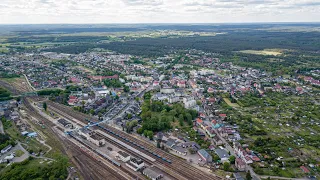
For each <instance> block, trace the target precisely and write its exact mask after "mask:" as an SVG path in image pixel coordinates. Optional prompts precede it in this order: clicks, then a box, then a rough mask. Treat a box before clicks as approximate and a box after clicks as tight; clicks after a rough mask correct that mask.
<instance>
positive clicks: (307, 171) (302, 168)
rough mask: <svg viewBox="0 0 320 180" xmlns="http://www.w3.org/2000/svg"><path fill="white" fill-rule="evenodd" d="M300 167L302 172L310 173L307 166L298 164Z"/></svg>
mask: <svg viewBox="0 0 320 180" xmlns="http://www.w3.org/2000/svg"><path fill="white" fill-rule="evenodd" d="M300 169H301V170H302V171H303V172H304V173H310V170H309V169H308V168H306V167H305V166H300Z"/></svg>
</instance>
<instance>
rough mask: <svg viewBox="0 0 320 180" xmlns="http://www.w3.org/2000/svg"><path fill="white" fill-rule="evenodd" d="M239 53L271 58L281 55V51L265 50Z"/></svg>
mask: <svg viewBox="0 0 320 180" xmlns="http://www.w3.org/2000/svg"><path fill="white" fill-rule="evenodd" d="M239 52H241V53H246V54H255V55H265V56H267V55H271V56H278V55H281V54H282V50H279V49H265V50H261V51H258V50H243V51H239Z"/></svg>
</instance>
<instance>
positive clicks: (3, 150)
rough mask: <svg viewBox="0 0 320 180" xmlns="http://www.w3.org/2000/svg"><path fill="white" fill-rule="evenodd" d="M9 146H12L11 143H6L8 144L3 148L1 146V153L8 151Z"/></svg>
mask: <svg viewBox="0 0 320 180" xmlns="http://www.w3.org/2000/svg"><path fill="white" fill-rule="evenodd" d="M11 148H12V145H8V146H6V147H5V148H3V149H2V150H1V153H2V154H4V153H6V152H8V151H10V149H11Z"/></svg>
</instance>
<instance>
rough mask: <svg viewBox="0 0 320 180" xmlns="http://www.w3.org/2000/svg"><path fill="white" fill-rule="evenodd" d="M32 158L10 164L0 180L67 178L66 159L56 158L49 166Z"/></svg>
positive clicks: (0, 175)
mask: <svg viewBox="0 0 320 180" xmlns="http://www.w3.org/2000/svg"><path fill="white" fill-rule="evenodd" d="M34 161H37V160H35V159H33V158H31V159H30V158H29V159H27V160H25V161H23V162H21V163H14V164H12V165H11V166H10V167H9V168H8V169H7V170H5V171H3V172H2V173H1V174H0V179H2V180H9V179H10V180H11V179H12V180H18V179H25V180H29V179H30V180H33V179H66V177H67V176H68V171H67V166H68V159H67V158H65V157H62V156H58V157H57V158H56V160H55V161H53V162H52V163H50V164H47V163H45V164H39V163H38V162H34Z"/></svg>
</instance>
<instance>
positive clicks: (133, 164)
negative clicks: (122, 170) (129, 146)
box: [126, 158, 144, 171]
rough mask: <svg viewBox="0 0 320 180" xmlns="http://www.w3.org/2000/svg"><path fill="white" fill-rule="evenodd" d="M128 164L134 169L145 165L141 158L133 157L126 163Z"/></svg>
mask: <svg viewBox="0 0 320 180" xmlns="http://www.w3.org/2000/svg"><path fill="white" fill-rule="evenodd" d="M126 166H128V167H129V168H130V169H132V170H134V171H138V170H139V169H141V168H143V167H144V162H143V161H142V160H141V159H136V158H131V159H130V161H128V162H127V163H126Z"/></svg>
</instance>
